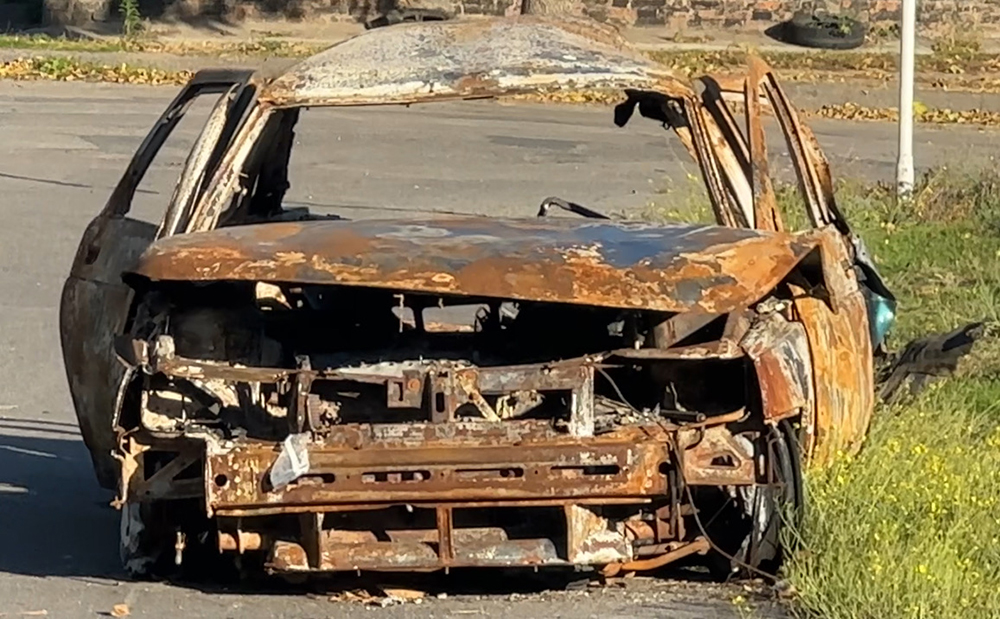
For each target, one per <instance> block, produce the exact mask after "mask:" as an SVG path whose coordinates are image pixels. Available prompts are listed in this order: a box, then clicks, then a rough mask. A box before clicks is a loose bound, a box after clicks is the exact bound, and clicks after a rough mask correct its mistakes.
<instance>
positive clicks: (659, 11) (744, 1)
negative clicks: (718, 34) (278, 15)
mask: <svg viewBox="0 0 1000 619" xmlns="http://www.w3.org/2000/svg"><path fill="white" fill-rule="evenodd" d="M332 2H334V3H336V2H337V0H332ZM411 2H412V4H413V5H415V6H428V5H434V6H440V7H442V8H450V9H451V10H453V11H455V12H456V13H465V14H469V15H503V14H505V13H506V14H510V13H511V12H512V10H511V7H512V6H514V7H516V6H517V5H518V2H517V0H411ZM580 2H581V4H582V6H583V11H584V12H585V13H586V14H588V15H590V16H591V17H593V18H595V19H598V20H601V21H610V22H614V23H619V24H623V25H629V26H634V25H637V26H668V27H671V28H673V29H681V28H698V27H711V28H739V29H748V28H750V29H764V28H767V27H768V26H770V25H772V24H775V23H777V22H780V21H783V20H786V19H788V18H789V17H791V16H792V14H793V13H795V12H796V11H798V10H810V9H815V8H822V9H826V10H828V11H830V12H834V13H839V14H843V15H850V16H852V17H855V18H857V19H860V20H862V21H865V22H868V23H873V24H892V23H898V22H899V17H900V15H899V12H900V5H901V0H580ZM918 3H919V4H918V21H919V23H920V25H921V27H922V28H925V29H935V28H940V27H943V26H949V25H954V26H958V25H962V26H968V25H974V26H978V27H981V28H983V29H985V30H1000V0H918Z"/></svg>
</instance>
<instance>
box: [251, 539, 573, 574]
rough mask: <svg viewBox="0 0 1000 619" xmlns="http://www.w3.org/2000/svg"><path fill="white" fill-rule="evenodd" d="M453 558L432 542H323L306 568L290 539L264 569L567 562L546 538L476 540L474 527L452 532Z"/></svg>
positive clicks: (303, 554)
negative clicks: (442, 554) (315, 562)
mask: <svg viewBox="0 0 1000 619" xmlns="http://www.w3.org/2000/svg"><path fill="white" fill-rule="evenodd" d="M455 533H456V535H457V536H458V537H459V540H458V541H457V542H456V552H455V556H454V557H452V558H451V559H450V560H449V561H447V562H446V561H445V560H443V559H442V557H440V556H439V554H438V553H437V552H435V548H434V546H433V545H431V544H428V543H426V542H421V541H412V540H407V541H398V542H368V543H340V544H336V543H328V544H323V545H322V550H321V554H320V557H319V563H318V565H316V566H311V565H310V564H309V560H308V554H307V552H306V550H305V549H304V548H303V547H302V546H301V545H299V544H296V543H294V542H285V541H281V542H277V543H276V544H275V546H274V549H273V551H272V555H271V559H270V560H269V561H268V568H269V569H271V570H273V571H276V572H302V571H319V572H344V571H355V570H370V571H419V570H436V569H440V568H442V567H513V566H532V565H536V566H541V565H567V561H566V560H565V559H564V558H562V557H560V556H559V552H558V549H557V548H556V545H555V543H554V542H553V541H552V540H549V539H507V540H503V541H494V540H491V539H490V538H486V539H485V540H484V539H479V538H478V536H477V531H475V530H471V531H470V530H462V529H459V530H456V531H455Z"/></svg>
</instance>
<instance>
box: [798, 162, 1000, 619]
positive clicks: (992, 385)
mask: <svg viewBox="0 0 1000 619" xmlns="http://www.w3.org/2000/svg"><path fill="white" fill-rule="evenodd" d="M838 195H839V197H840V202H841V204H842V207H843V208H844V210H845V212H846V213H845V214H846V215H847V217H848V218H849V219H850V220H851V222H852V224H853V225H854V226H855V227H856V229H858V230H859V231H860V232H861V234H862V235H864V237H865V239H866V241H867V242H868V244H869V247H870V248H871V250H872V251H873V253H874V254H875V257H876V260H877V262H878V264H879V266H880V269H881V270H882V274H883V276H884V277H885V278H886V279H887V280H888V282H889V284H890V286H891V287H892V289H893V291H894V292H895V293H896V295H897V296H898V298H899V323H898V325H897V327H896V329H895V334H894V338H893V339H894V344H895V345H896V346H897V347H898V346H901V345H903V344H904V343H905V342H906V341H907V340H909V339H910V338H913V337H917V336H920V335H923V334H927V333H928V332H940V331H945V330H950V329H952V328H954V327H956V326H959V325H961V324H964V323H966V322H971V321H976V320H983V319H986V320H988V321H990V322H993V321H996V320H997V311H998V309H997V308H998V306H1000V177H998V176H997V174H996V173H995V172H993V171H991V170H988V169H987V170H979V171H972V172H969V171H963V172H957V171H952V170H942V171H938V172H936V173H934V174H932V175H929V176H928V177H927V178H925V179H924V180H923V181H922V182H921V185H920V187H919V188H918V191H917V192H916V194H915V200H914V202H913V204H911V205H903V204H897V203H896V201H895V200H894V199H893V198H892V195H891V192H890V191H888V190H887V189H886V188H881V187H865V186H863V185H857V184H846V185H845V186H843V187H841V191H840V192H839V194H838ZM807 490H808V497H809V510H808V513H807V516H806V522H805V525H804V529H803V531H802V532H801V535H802V539H803V541H804V547H803V550H802V551H801V552H799V553H798V554H796V555H795V556H794V557H793V558H792V560H791V561H790V562H789V564H788V566H787V570H788V577H789V579H790V581H791V582H792V583H793V585H794V586H795V588H796V590H797V592H798V599H797V602H796V605H795V609H796V611H797V613H798V614H800V615H802V616H810V617H813V616H814V617H830V618H845V619H847V618H851V619H854V618H868V617H871V618H873V619H875V618H880V619H888V618H894V617H900V618H910V617H912V618H915V619H922V618H941V619H946V618H950V617H954V618H956V619H957V618H960V617H962V618H975V617H1000V347H998V346H997V345H996V343H995V342H993V341H990V340H989V339H987V341H984V342H980V344H979V345H977V349H976V350H975V351H974V353H973V354H972V355H970V357H969V358H968V359H967V360H966V362H965V363H964V364H963V365H962V366H960V370H959V373H958V374H957V375H956V376H955V377H953V378H951V379H948V380H945V381H942V382H939V383H937V384H935V385H933V386H932V388H931V389H929V390H928V391H927V392H925V393H923V394H921V396H919V397H918V398H917V399H916V400H914V401H910V402H908V403H904V404H901V405H896V406H892V407H888V406H882V407H880V408H879V410H878V411H877V412H876V418H875V421H874V423H873V426H872V429H871V433H870V435H869V437H868V441H867V443H866V445H865V448H864V449H863V450H862V452H861V453H860V454H859V455H858V456H857V457H856V458H850V457H846V456H845V457H844V458H842V459H841V460H840V461H838V462H836V463H835V464H834V465H833V466H831V467H829V468H827V469H825V470H813V471H810V473H809V475H808V479H807Z"/></svg>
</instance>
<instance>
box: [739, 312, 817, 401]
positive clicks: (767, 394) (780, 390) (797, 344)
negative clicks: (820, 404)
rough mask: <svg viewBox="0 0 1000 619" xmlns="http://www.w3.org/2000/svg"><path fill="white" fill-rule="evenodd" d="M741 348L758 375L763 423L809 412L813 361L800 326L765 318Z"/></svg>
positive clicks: (775, 316)
mask: <svg viewBox="0 0 1000 619" xmlns="http://www.w3.org/2000/svg"><path fill="white" fill-rule="evenodd" d="M741 344H742V347H743V350H745V351H746V353H747V356H749V357H750V358H751V359H752V360H753V364H754V369H755V370H756V373H757V382H758V384H759V385H760V397H761V402H762V404H763V413H764V419H766V420H768V421H778V420H780V419H785V418H789V417H795V416H797V415H799V414H801V413H808V412H810V411H812V409H813V404H814V398H813V374H812V359H811V357H810V355H809V343H808V340H807V338H806V331H805V328H804V327H803V326H802V325H801V324H800V323H798V322H790V321H788V320H786V319H785V317H784V316H782V315H781V314H778V313H776V312H775V313H771V314H767V315H765V316H763V317H762V318H761V319H760V320H759V321H758V322H757V323H755V324H754V325H753V327H751V328H750V331H749V332H748V333H747V335H746V337H745V338H744V339H743V341H742V343H741Z"/></svg>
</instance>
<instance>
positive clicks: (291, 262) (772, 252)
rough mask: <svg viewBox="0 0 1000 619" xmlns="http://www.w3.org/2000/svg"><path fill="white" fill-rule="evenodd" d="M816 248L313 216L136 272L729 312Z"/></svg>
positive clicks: (678, 230) (730, 238)
mask: <svg viewBox="0 0 1000 619" xmlns="http://www.w3.org/2000/svg"><path fill="white" fill-rule="evenodd" d="M814 247H816V240H815V239H814V238H812V237H810V236H809V235H807V234H803V235H796V234H787V233H764V232H759V231H756V230H749V229H739V228H721V227H715V226H712V227H707V226H680V225H678V226H654V225H649V224H627V223H605V222H601V223H591V222H582V223H581V222H580V221H573V220H568V221H559V220H538V221H531V220H527V221H525V220H502V219H494V218H463V219H450V220H449V219H438V220H435V221H433V222H423V223H418V222H413V221H396V220H387V221H313V222H303V223H272V224H267V225H255V226H238V227H231V228H222V229H218V230H214V231H211V232H203V233H195V234H186V235H177V236H173V237H169V238H166V239H163V240H161V241H158V242H156V243H154V244H153V245H152V246H151V247H150V248H149V250H148V251H147V252H146V253H145V254H144V255H143V256H142V257H141V258H140V260H139V263H138V265H137V267H136V269H135V273H137V274H139V275H142V276H144V277H147V278H149V279H152V280H190V281H213V280H251V281H276V282H300V283H310V284H340V285H351V286H371V287H378V288H393V289H398V290H409V291H414V292H427V293H439V294H454V295H467V296H479V297H493V298H510V299H519V300H536V301H549V302H557V303H575V304H584V305H600V306H607V307H622V308H629V307H642V308H645V309H650V310H660V311H670V312H678V311H686V310H691V309H695V308H697V309H699V310H702V311H704V312H710V313H724V312H728V311H732V310H733V309H735V308H738V307H742V306H746V305H748V304H749V303H751V302H753V301H755V300H757V299H759V298H760V297H762V296H763V295H764V294H766V293H767V292H768V291H769V290H771V289H772V288H774V286H775V285H777V284H778V282H780V281H781V280H782V279H784V278H785V276H787V275H788V273H789V271H791V270H792V269H793V268H794V267H795V266H796V265H797V264H798V263H799V262H801V261H802V260H803V258H804V257H805V256H806V254H808V253H809V251H811V250H812V249H813V248H814Z"/></svg>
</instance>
